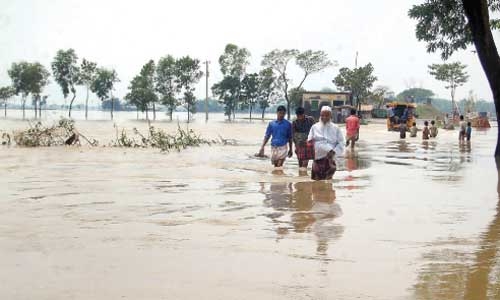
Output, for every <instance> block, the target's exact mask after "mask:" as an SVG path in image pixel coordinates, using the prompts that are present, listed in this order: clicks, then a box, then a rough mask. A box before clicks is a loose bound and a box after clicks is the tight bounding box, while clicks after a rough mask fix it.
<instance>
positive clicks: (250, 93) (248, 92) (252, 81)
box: [241, 73, 260, 121]
mask: <svg viewBox="0 0 500 300" xmlns="http://www.w3.org/2000/svg"><path fill="white" fill-rule="evenodd" d="M259 81H260V77H259V74H257V73H252V74H247V75H245V77H244V78H243V80H242V82H241V84H242V86H243V91H242V93H243V99H244V101H245V105H246V106H248V108H249V110H250V121H252V111H253V108H254V106H255V104H256V103H257V99H258V97H259V87H260V82H259Z"/></svg>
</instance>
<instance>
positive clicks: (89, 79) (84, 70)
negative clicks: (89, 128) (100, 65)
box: [80, 58, 97, 120]
mask: <svg viewBox="0 0 500 300" xmlns="http://www.w3.org/2000/svg"><path fill="white" fill-rule="evenodd" d="M96 71H97V64H96V63H95V62H91V61H89V60H86V59H85V58H84V59H83V60H82V64H81V65H80V84H82V85H84V86H85V88H86V89H87V96H86V97H85V120H87V119H88V114H89V91H90V87H91V86H92V83H93V82H94V80H95V76H96Z"/></svg>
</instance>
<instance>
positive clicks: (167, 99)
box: [155, 55, 180, 121]
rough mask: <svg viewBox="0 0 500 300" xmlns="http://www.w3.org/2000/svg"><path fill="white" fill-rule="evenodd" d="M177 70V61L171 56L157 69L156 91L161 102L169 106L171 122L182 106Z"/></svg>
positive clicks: (159, 63)
mask: <svg viewBox="0 0 500 300" xmlns="http://www.w3.org/2000/svg"><path fill="white" fill-rule="evenodd" d="M176 68H177V64H176V60H175V58H173V57H172V56H171V55H167V56H165V57H162V58H161V59H160V60H159V61H158V66H157V67H156V79H155V81H156V91H157V92H158V93H159V94H160V102H161V103H162V104H163V105H165V106H167V109H168V114H169V116H170V121H172V113H173V112H174V110H175V108H176V107H177V106H178V105H179V104H180V103H179V101H178V100H177V94H179V92H180V89H179V86H178V84H177V81H178V80H177V75H178V72H177V69H176Z"/></svg>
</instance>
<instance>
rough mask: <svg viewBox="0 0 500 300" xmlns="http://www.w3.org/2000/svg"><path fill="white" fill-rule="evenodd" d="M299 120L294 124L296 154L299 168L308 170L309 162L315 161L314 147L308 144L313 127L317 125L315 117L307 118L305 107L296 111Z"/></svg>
mask: <svg viewBox="0 0 500 300" xmlns="http://www.w3.org/2000/svg"><path fill="white" fill-rule="evenodd" d="M295 114H296V115H297V119H296V120H295V121H293V123H292V136H293V142H294V143H295V154H296V155H297V159H298V160H299V168H300V169H302V170H303V169H307V165H308V164H309V160H311V159H314V147H313V146H312V144H311V143H307V136H308V135H309V131H310V130H311V127H312V126H313V125H314V123H316V121H315V120H314V118H313V117H311V116H307V115H306V114H305V110H304V108H303V107H299V108H297V109H296V110H295Z"/></svg>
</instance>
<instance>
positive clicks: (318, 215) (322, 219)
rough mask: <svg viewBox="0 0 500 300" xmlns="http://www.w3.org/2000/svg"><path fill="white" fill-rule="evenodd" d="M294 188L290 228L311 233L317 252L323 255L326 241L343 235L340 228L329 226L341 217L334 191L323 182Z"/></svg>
mask: <svg viewBox="0 0 500 300" xmlns="http://www.w3.org/2000/svg"><path fill="white" fill-rule="evenodd" d="M294 187H295V192H294V196H293V198H294V200H295V201H294V203H296V204H295V209H296V212H294V213H293V214H292V216H291V221H292V226H293V228H294V230H295V232H308V231H312V232H313V233H314V235H315V236H316V237H317V243H318V245H317V252H318V254H322V255H324V254H326V251H327V250H328V241H329V240H332V239H337V238H339V237H340V235H341V234H342V233H343V228H342V227H341V226H339V225H332V224H330V221H331V220H333V219H334V218H336V217H340V216H341V215H342V209H341V208H340V206H339V205H338V204H337V203H336V202H335V190H333V187H332V184H331V183H330V182H325V181H315V182H299V183H296V184H295V185H294Z"/></svg>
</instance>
